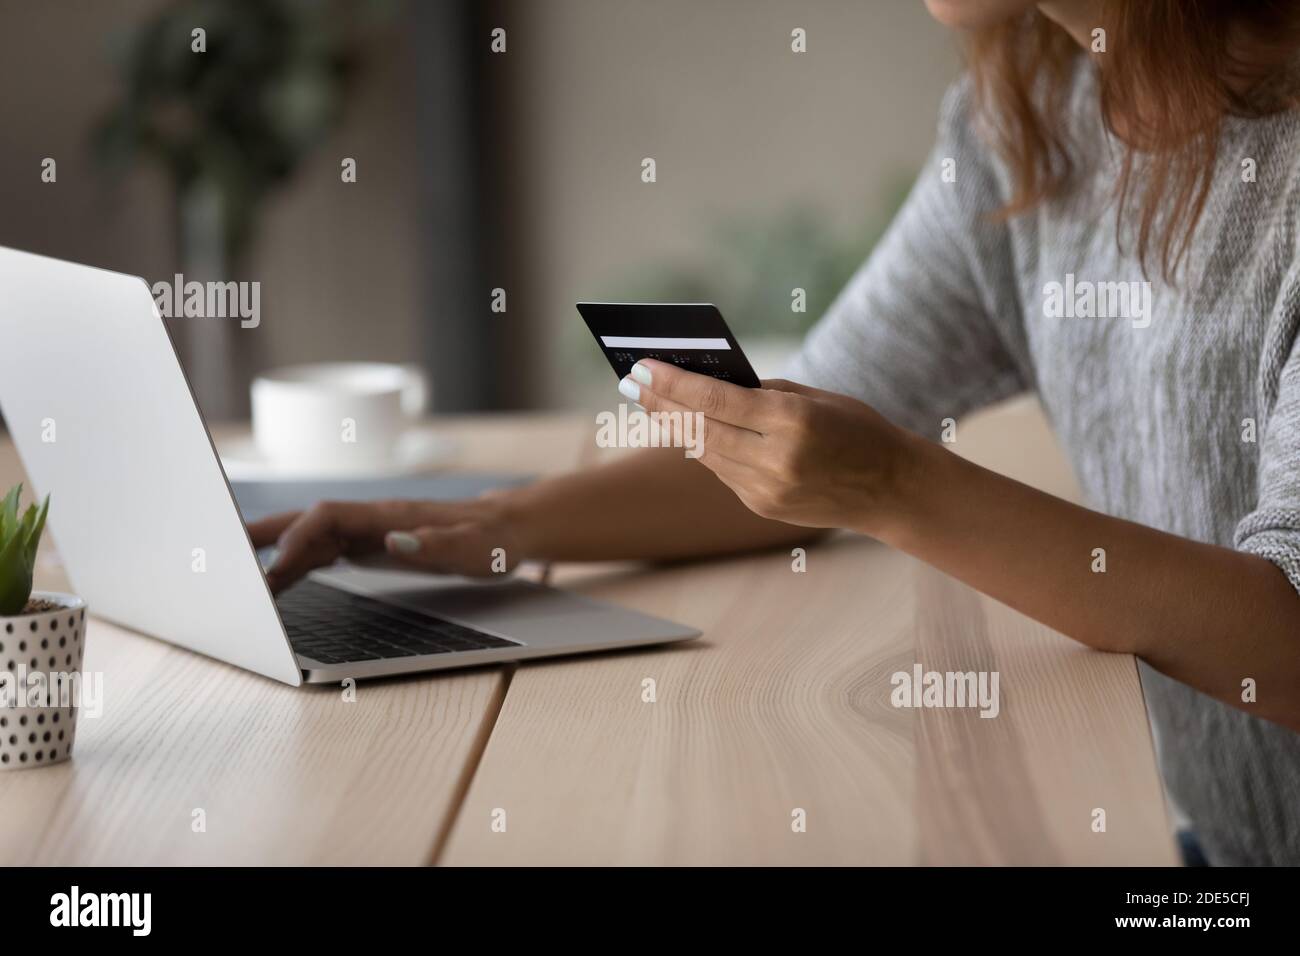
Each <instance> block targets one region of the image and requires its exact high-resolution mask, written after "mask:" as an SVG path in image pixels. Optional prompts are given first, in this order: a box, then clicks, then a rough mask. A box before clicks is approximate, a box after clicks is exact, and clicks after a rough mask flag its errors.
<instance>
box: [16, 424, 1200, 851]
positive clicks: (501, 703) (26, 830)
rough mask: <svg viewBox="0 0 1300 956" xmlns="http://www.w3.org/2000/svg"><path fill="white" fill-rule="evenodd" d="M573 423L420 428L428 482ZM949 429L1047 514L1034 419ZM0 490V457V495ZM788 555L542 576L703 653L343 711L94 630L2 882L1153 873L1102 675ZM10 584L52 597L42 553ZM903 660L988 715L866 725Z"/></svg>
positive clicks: (1160, 836) (551, 455) (1149, 770)
mask: <svg viewBox="0 0 1300 956" xmlns="http://www.w3.org/2000/svg"><path fill="white" fill-rule="evenodd" d="M590 421H591V419H590V418H583V417H577V416H565V415H559V416H533V417H529V418H521V417H510V418H497V419H493V418H479V417H475V418H465V419H452V420H446V421H442V422H440V423H439V424H438V426H437V427H438V428H439V429H440V431H441V432H442V433H443V434H445V435H449V436H452V437H454V439H455V440H456V443H457V445H458V447H459V451H458V455H457V461H456V464H455V467H457V468H462V469H467V470H473V469H484V470H494V471H501V470H511V469H514V470H519V471H529V472H534V473H540V472H546V471H551V470H556V469H562V468H564V467H568V466H570V465H571V464H572V463H573V462H574V461H577V460H579V459H580V458H585V457H590V451H591V449H590V445H591V442H592V436H593V433H594V426H592V425H590V424H589V423H590ZM959 435H960V438H961V440H960V441H959V442H958V446H957V447H958V450H959V451H961V452H962V453H964V454H969V455H970V456H971V457H973V458H975V459H977V460H980V461H981V462H982V463H984V464H988V465H990V466H992V467H997V468H998V469H999V470H1002V471H1005V472H1008V473H1012V474H1015V475H1016V476H1017V477H1020V478H1022V479H1024V480H1027V481H1030V482H1031V483H1034V484H1037V485H1039V486H1041V487H1045V488H1048V490H1052V491H1055V492H1057V493H1063V494H1066V495H1067V496H1074V495H1076V494H1077V492H1076V491H1075V489H1073V487H1072V485H1071V483H1070V479H1069V474H1068V471H1067V470H1066V469H1065V468H1064V466H1063V464H1062V463H1061V460H1060V458H1059V456H1058V455H1056V454H1055V453H1054V452H1052V451H1051V444H1050V438H1049V437H1047V436H1046V435H1045V433H1044V428H1043V425H1042V422H1041V417H1040V416H1038V415H1037V414H1036V412H1034V410H1033V408H1032V406H1030V405H1028V404H1026V403H1019V404H1016V405H1013V406H1011V407H1009V408H1007V409H1002V410H999V411H998V412H996V413H994V414H993V415H990V416H985V417H983V418H976V419H973V420H971V421H970V422H969V423H965V422H964V423H963V424H962V426H961V429H960V431H959ZM20 475H21V470H20V468H19V466H18V463H17V461H16V458H15V456H14V454H13V451H12V446H10V445H9V444H8V443H7V442H6V443H4V444H3V445H2V446H0V484H6V485H7V484H8V483H9V482H12V481H14V480H17V479H18V477H20ZM794 560H795V559H794V558H793V557H792V556H791V555H790V554H789V553H786V552H783V551H778V552H769V553H765V554H757V555H751V556H747V557H742V558H737V559H732V560H727V561H716V562H708V563H697V564H684V565H678V566H673V567H667V568H657V569H647V568H641V567H635V566H627V565H602V566H590V567H587V566H575V567H565V568H557V569H554V571H553V575H552V579H553V580H554V581H555V582H556V583H561V584H563V585H565V586H569V587H574V588H576V589H578V590H581V591H583V592H585V593H588V594H591V595H595V596H599V597H603V598H608V599H610V600H614V601H617V602H619V603H622V604H625V605H627V606H630V607H637V608H640V609H643V610H646V611H649V612H652V613H655V614H659V615H662V616H666V617H671V618H676V619H678V620H682V621H686V622H689V623H691V624H694V625H696V626H698V627H700V628H702V629H703V630H704V631H705V636H704V637H703V638H701V639H700V640H699V641H695V642H691V643H689V644H686V645H680V646H676V647H671V648H662V649H650V650H641V651H629V652H623V653H614V654H607V655H597V656H587V657H577V658H572V659H566V660H553V661H544V662H536V663H528V664H523V665H520V666H518V667H503V668H484V669H477V670H473V671H466V672H458V673H444V674H440V675H426V676H415V677H408V678H403V679H399V680H386V681H377V682H368V683H362V684H360V685H359V686H358V688H357V694H356V701H355V702H346V701H345V700H344V699H343V696H342V694H341V692H340V689H339V688H332V687H328V688H317V687H312V688H301V689H293V688H288V687H284V686H281V685H279V684H276V683H274V682H272V681H269V680H265V679H263V678H260V677H257V676H255V675H251V674H247V673H244V672H241V671H239V670H237V669H235V668H232V667H229V666H226V665H224V664H221V663H218V662H215V661H211V660H207V659H205V658H202V657H199V656H197V655H194V654H190V653H188V652H185V651H182V650H178V649H175V648H171V647H169V646H168V645H166V644H163V643H161V642H158V641H155V640H152V639H150V638H147V637H142V636H139V635H136V634H132V633H130V632H128V631H126V630H123V629H121V628H117V627H113V626H111V625H108V624H106V623H103V622H99V621H94V622H92V625H91V629H90V633H89V636H88V639H87V660H86V666H87V668H88V669H91V670H99V671H102V672H103V673H104V675H105V681H106V693H105V698H106V700H105V706H104V714H103V716H102V717H100V718H99V719H97V720H88V719H87V720H83V721H82V724H81V727H80V729H79V732H78V739H77V745H76V750H75V755H74V758H73V760H72V761H71V762H69V763H66V764H64V765H61V766H58V767H51V768H43V769H40V770H32V771H20V772H9V773H0V806H3V807H4V808H5V809H4V812H3V813H0V864H6V865H11V864H22V863H42V864H55V863H66V864H157V863H199V864H207V863H255V864H294V863H327V864H331V863H394V864H408V863H410V864H417V863H429V862H437V863H443V864H453V865H454V864H471V865H478V864H492V863H510V864H543V863H573V864H598V863H616V864H638V863H664V864H691V863H720V864H745V863H755V864H778V863H795V864H817V863H828V864H855V863H863V864H907V863H941V864H948V863H954V864H960V863H1085V864H1093V863H1153V864H1167V863H1173V862H1174V860H1175V856H1174V852H1173V847H1172V841H1171V839H1170V837H1169V833H1168V824H1167V820H1166V817H1165V812H1164V806H1163V802H1162V797H1161V792H1160V786H1159V781H1158V778H1157V776H1156V771H1155V766H1154V760H1153V756H1152V748H1151V741H1150V737H1149V733H1148V729H1147V723H1146V716H1145V712H1144V710H1143V704H1142V697H1141V689H1140V685H1139V683H1138V680H1137V674H1136V667H1135V664H1134V661H1133V659H1132V658H1131V657H1128V656H1125V655H1103V654H1097V653H1094V652H1091V651H1088V650H1085V649H1083V648H1081V647H1079V646H1078V645H1075V644H1073V643H1072V642H1069V641H1068V640H1066V639H1065V638H1063V637H1061V636H1060V635H1057V634H1054V633H1053V632H1051V631H1050V630H1048V629H1046V628H1043V627H1041V626H1039V625H1037V624H1035V623H1034V622H1032V621H1029V620H1028V619H1027V618H1024V617H1023V616H1021V615H1019V614H1017V613H1016V612H1014V611H1012V610H1010V609H1008V608H1006V607H1004V606H1002V605H1000V604H998V603H997V602H994V601H991V600H989V599H987V598H984V597H983V596H981V595H979V594H977V593H975V592H973V591H971V590H970V589H968V588H966V587H965V586H963V585H961V584H959V583H957V582H955V581H953V580H952V579H950V578H947V577H945V576H943V575H941V574H938V573H936V572H934V571H931V570H929V569H927V568H925V567H923V566H922V565H920V564H918V563H917V562H915V561H913V560H912V559H910V558H907V557H906V556H903V555H900V554H897V553H895V552H892V551H890V550H889V549H887V548H885V547H883V546H881V545H879V544H877V543H875V542H872V541H869V540H867V539H864V538H860V537H857V536H853V535H847V534H846V535H839V536H837V537H835V538H833V539H831V540H828V541H826V542H824V543H822V544H820V545H817V546H815V547H813V548H810V549H809V550H808V553H807V555H806V570H805V571H802V572H798V571H795V570H793V568H792V562H793V561H794ZM39 576H40V583H41V584H42V585H43V586H50V587H58V586H60V583H61V581H60V571H59V569H58V568H57V567H56V566H54V565H53V564H51V562H50V556H49V555H48V554H47V555H46V556H45V557H44V560H43V563H42V567H41V569H40V571H39ZM92 612H93V609H92ZM917 662H920V663H922V664H923V665H924V666H925V668H926V669H933V670H963V671H965V670H986V671H987V670H997V671H999V673H1000V679H1001V684H1000V686H1001V712H1000V714H999V716H998V717H997V718H996V719H991V720H986V719H981V718H979V716H978V713H977V712H976V711H970V710H926V709H920V710H911V709H899V708H895V707H893V706H892V705H891V703H890V694H889V692H890V690H891V685H890V676H891V675H892V674H893V673H895V672H896V671H902V670H908V669H910V668H911V666H912V665H913V664H914V663H917ZM1098 809H1101V810H1104V811H1105V819H1106V829H1105V831H1104V832H1095V830H1094V820H1095V819H1096V815H1095V811H1096V810H1098ZM196 811H202V820H203V823H204V827H203V829H202V831H201V832H196V819H197V818H198V815H197V814H196Z"/></svg>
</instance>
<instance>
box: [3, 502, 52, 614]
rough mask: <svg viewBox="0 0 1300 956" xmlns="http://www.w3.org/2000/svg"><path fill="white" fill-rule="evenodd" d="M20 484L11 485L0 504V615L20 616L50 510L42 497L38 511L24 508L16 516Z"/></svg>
mask: <svg viewBox="0 0 1300 956" xmlns="http://www.w3.org/2000/svg"><path fill="white" fill-rule="evenodd" d="M22 493H23V486H22V485H14V486H13V487H12V488H10V489H9V494H7V495H5V499H4V502H3V503H0V616H10V615H14V614H21V613H22V611H23V608H25V607H26V606H27V601H28V599H29V598H30V597H31V596H32V569H33V568H34V567H35V566H36V548H37V546H39V545H40V543H41V532H42V531H44V530H45V513H46V512H47V511H48V510H49V508H50V496H49V495H46V496H45V500H44V501H43V502H41V506H40V507H39V508H37V507H36V505H34V504H32V505H28V506H27V510H26V511H25V512H23V516H22V517H21V518H19V517H18V498H19V496H20V495H21V494H22Z"/></svg>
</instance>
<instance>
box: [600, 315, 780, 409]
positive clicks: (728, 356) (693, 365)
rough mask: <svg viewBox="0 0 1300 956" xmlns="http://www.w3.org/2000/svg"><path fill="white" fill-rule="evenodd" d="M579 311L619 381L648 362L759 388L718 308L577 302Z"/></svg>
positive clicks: (756, 379) (757, 381) (756, 377)
mask: <svg viewBox="0 0 1300 956" xmlns="http://www.w3.org/2000/svg"><path fill="white" fill-rule="evenodd" d="M578 312H579V313H580V314H581V315H582V318H583V320H584V321H585V322H586V323H587V328H589V329H591V334H592V335H594V336H595V337H596V344H597V345H599V346H600V350H601V351H602V352H604V353H605V358H607V359H608V360H609V364H610V365H611V366H613V369H614V373H615V374H616V375H617V376H618V377H619V378H623V377H625V376H626V375H627V374H628V372H630V371H631V370H632V366H633V365H635V364H636V363H637V362H638V361H640V360H641V359H643V358H649V359H658V360H659V361H660V362H669V363H671V364H673V365H676V366H679V367H680V368H684V369H686V370H687V371H688V372H698V373H699V374H701V375H709V376H712V377H713V378H719V379H722V380H723V381H724V382H732V383H734V384H736V385H743V386H745V387H746V388H758V387H759V384H760V383H759V380H758V376H757V375H755V374H754V369H753V368H752V367H751V366H750V364H749V359H747V358H745V353H744V352H742V351H741V350H740V345H739V344H737V342H736V338H735V336H733V335H732V334H731V330H730V329H729V328H727V323H726V321H725V320H724V319H723V318H722V313H721V312H719V311H718V309H717V307H716V306H713V305H708V304H694V303H693V304H684V303H675V302H672V303H668V302H661V303H650V302H636V303H631V302H579V303H578Z"/></svg>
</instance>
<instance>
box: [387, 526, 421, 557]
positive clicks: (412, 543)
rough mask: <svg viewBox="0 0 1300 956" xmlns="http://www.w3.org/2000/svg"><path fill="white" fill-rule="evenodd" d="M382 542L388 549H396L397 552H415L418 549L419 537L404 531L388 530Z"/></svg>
mask: <svg viewBox="0 0 1300 956" xmlns="http://www.w3.org/2000/svg"><path fill="white" fill-rule="evenodd" d="M384 543H385V544H386V545H388V550H389V551H396V552H397V553H398V554H415V552H417V551H419V550H420V539H419V538H417V537H416V536H415V535H413V534H407V533H406V532H405V531H390V532H388V535H387V537H385V538H384Z"/></svg>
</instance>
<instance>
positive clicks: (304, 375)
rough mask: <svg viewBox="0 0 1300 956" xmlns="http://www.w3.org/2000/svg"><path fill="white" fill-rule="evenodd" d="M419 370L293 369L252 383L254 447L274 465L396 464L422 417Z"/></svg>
mask: <svg viewBox="0 0 1300 956" xmlns="http://www.w3.org/2000/svg"><path fill="white" fill-rule="evenodd" d="M426 400H427V384H426V381H425V377H424V373H423V372H422V371H421V370H420V369H419V368H417V367H415V366H410V365H394V364H389V363H385V362H322V363H318V364H312V365H293V366H288V367H286V368H280V369H274V370H272V371H269V372H265V373H263V374H262V375H259V376H258V377H257V378H256V379H255V380H254V381H253V389H252V405H253V441H254V443H255V444H256V445H257V449H258V452H259V453H260V454H261V455H262V456H263V457H264V458H265V459H266V460H267V461H268V462H270V463H272V464H274V465H287V466H290V467H296V468H302V467H308V468H311V467H316V468H323V469H331V470H340V469H342V470H346V469H356V468H365V467H367V466H373V465H380V464H384V463H386V462H389V461H391V460H392V458H393V456H394V454H395V453H396V449H397V443H398V440H399V439H400V438H401V437H402V434H403V432H405V431H406V429H407V428H408V427H409V426H410V425H411V424H412V423H413V422H415V421H416V420H417V419H418V418H419V417H420V415H421V414H423V412H424V406H425V402H426Z"/></svg>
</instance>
